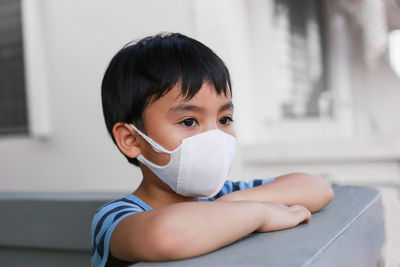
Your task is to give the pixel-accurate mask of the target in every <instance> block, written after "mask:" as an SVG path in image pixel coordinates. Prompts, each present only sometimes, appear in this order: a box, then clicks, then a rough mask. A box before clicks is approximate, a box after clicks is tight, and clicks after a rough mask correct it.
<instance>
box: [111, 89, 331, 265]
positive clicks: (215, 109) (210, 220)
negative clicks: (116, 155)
mask: <svg viewBox="0 0 400 267" xmlns="http://www.w3.org/2000/svg"><path fill="white" fill-rule="evenodd" d="M232 118H233V105H232V102H231V96H230V95H229V94H228V95H224V94H221V95H218V94H217V93H216V92H215V89H214V88H213V86H212V85H210V84H209V83H204V84H203V86H202V88H201V89H200V91H199V92H198V93H197V94H196V95H195V96H194V97H193V98H192V99H190V100H189V101H187V100H186V99H185V98H184V97H183V96H182V95H181V89H180V87H179V84H178V85H176V86H175V87H174V88H173V89H172V90H171V91H170V92H168V93H167V94H166V95H164V96H163V97H161V98H160V99H158V100H156V101H154V102H153V103H151V104H150V105H149V106H147V107H146V109H145V111H144V114H143V121H144V125H145V129H143V131H144V132H145V133H146V135H148V136H149V137H150V138H152V139H153V140H154V141H156V142H157V143H159V144H160V145H161V146H163V147H165V148H166V149H168V150H173V149H175V148H176V147H178V146H179V145H180V144H181V142H182V139H184V138H187V137H190V136H193V135H196V134H199V133H202V132H205V131H209V130H212V129H217V128H218V129H220V130H222V131H224V132H226V133H228V134H231V135H232V136H235V132H234V129H233V125H232V122H231V120H232ZM113 134H114V137H115V139H116V142H117V145H118V147H119V149H120V150H121V151H122V152H123V153H124V154H125V155H127V156H129V157H131V158H136V157H137V156H139V155H140V154H142V155H143V156H144V157H146V158H147V159H149V160H150V161H151V162H153V163H155V164H158V165H165V164H167V163H168V162H169V155H168V154H163V153H157V152H155V151H154V150H153V149H152V148H151V146H150V145H149V144H148V143H147V142H146V141H145V140H144V139H143V138H142V137H141V136H139V135H138V134H137V133H136V132H135V131H134V130H133V129H132V128H131V127H130V126H129V125H128V124H125V123H117V124H115V125H114V128H113ZM140 168H141V170H142V174H143V180H142V183H141V184H140V186H139V187H138V189H137V190H136V191H135V192H134V194H135V195H136V196H137V197H139V198H140V199H142V200H143V201H144V202H146V203H147V204H149V205H150V206H151V207H152V208H153V210H151V211H145V212H140V213H136V214H133V215H130V216H128V217H126V218H125V219H123V220H122V221H121V222H120V223H119V224H118V225H117V227H116V228H115V230H114V232H113V234H112V237H111V241H110V251H111V254H112V255H113V256H114V257H116V258H118V259H122V260H126V261H138V260H146V261H163V260H175V259H183V258H189V257H194V256H198V255H202V254H205V253H208V252H211V251H213V250H215V249H218V248H220V247H223V246H226V245H228V244H230V243H232V242H234V241H236V240H238V239H239V238H241V237H243V236H246V235H248V234H249V233H251V232H254V231H259V232H268V231H276V230H282V229H287V228H290V227H294V226H296V225H298V224H299V223H301V222H309V221H310V220H311V212H315V211H318V210H320V209H321V208H323V207H324V206H325V205H327V204H328V203H329V202H330V201H331V200H332V199H333V191H332V188H331V187H330V186H329V185H328V184H327V183H326V182H325V181H324V180H323V179H321V178H319V177H315V176H312V175H308V174H303V173H294V174H287V175H284V176H280V177H277V178H276V179H275V181H273V182H271V183H269V184H265V185H261V186H258V187H255V188H252V189H247V190H242V191H237V192H233V193H231V194H227V195H225V196H223V197H221V198H219V199H217V200H216V201H213V202H198V201H197V199H196V198H188V197H184V196H181V195H178V194H176V193H175V192H174V191H173V190H172V189H171V188H169V186H168V185H166V184H165V183H164V182H162V181H161V180H160V179H159V178H158V177H157V176H156V175H155V174H154V173H152V172H151V171H150V170H149V169H148V168H147V167H146V166H144V165H142V164H141V165H140Z"/></svg>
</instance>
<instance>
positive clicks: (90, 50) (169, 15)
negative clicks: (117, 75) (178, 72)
mask: <svg viewBox="0 0 400 267" xmlns="http://www.w3.org/2000/svg"><path fill="white" fill-rule="evenodd" d="M163 31H168V32H180V33H183V34H186V35H188V36H190V37H193V38H195V39H197V40H199V41H201V42H203V43H204V44H206V45H207V46H209V47H210V48H211V49H213V50H214V51H215V52H216V53H217V54H218V55H219V56H220V57H221V58H222V59H223V60H224V61H225V63H226V64H227V66H228V68H229V70H230V72H231V76H232V81H233V98H234V104H235V115H234V116H235V126H236V130H237V135H238V145H239V147H238V153H237V157H236V163H235V166H234V168H233V170H232V173H231V178H232V179H234V180H239V179H242V180H247V179H255V178H266V177H271V176H277V175H281V174H284V173H288V172H294V171H296V172H298V171H302V172H309V173H313V174H317V175H321V176H323V177H324V178H325V179H327V180H328V181H330V182H331V183H333V184H337V185H345V184H352V185H365V186H370V187H373V188H376V189H378V190H380V191H381V192H382V195H383V204H384V208H385V220H386V234H387V242H386V246H385V250H384V255H385V260H386V265H387V266H400V263H399V262H400V256H399V253H398V252H399V251H400V233H399V232H398V230H396V227H398V225H400V202H399V188H400V187H399V185H400V138H399V137H400V116H399V111H400V106H399V103H400V1H399V0H336V1H334V0H320V1H319V0H296V1H290V0H219V1H211V0H167V1H160V0H159V1H157V0H147V1H139V0H114V1H105V0H101V1H100V0H84V1H71V0H0V191H2V192H132V191H134V189H135V188H136V187H137V186H138V185H139V183H140V180H141V173H140V171H139V169H138V168H136V167H134V166H132V165H130V164H128V162H127V161H126V160H125V158H124V157H123V156H122V155H121V154H120V152H119V151H118V150H117V149H116V147H115V146H114V144H113V143H112V141H111V139H110V137H109V136H108V133H107V131H106V127H105V124H104V121H103V115H102V108H101V98H100V84H101V80H102V76H103V74H104V71H105V69H106V67H107V65H108V63H109V61H110V60H111V58H112V56H113V55H114V54H115V53H116V52H117V51H118V50H119V49H120V48H121V47H122V46H123V45H125V44H126V43H128V42H130V41H132V40H137V39H140V38H143V37H146V36H148V35H153V34H157V33H159V32H163ZM396 231H397V232H396Z"/></svg>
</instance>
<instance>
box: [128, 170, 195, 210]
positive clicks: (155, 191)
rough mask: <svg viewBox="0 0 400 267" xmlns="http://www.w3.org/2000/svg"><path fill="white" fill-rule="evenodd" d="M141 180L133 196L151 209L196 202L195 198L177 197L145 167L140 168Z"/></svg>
mask: <svg viewBox="0 0 400 267" xmlns="http://www.w3.org/2000/svg"><path fill="white" fill-rule="evenodd" d="M141 169H142V174H143V179H142V182H141V183H140V185H139V187H138V188H137V189H136V191H135V192H133V194H134V195H135V196H137V197H139V198H140V199H142V200H143V201H144V202H145V203H147V204H148V205H150V206H151V207H152V208H153V209H157V208H162V207H165V206H168V205H171V204H176V203H182V202H188V201H196V200H197V198H196V197H185V196H181V195H178V194H177V193H176V192H175V191H173V190H172V189H171V188H170V187H169V186H168V185H167V184H165V183H164V182H163V181H161V180H160V178H158V177H157V176H156V175H155V174H154V173H153V172H151V171H150V170H149V169H148V168H147V167H146V166H143V165H142V166H141Z"/></svg>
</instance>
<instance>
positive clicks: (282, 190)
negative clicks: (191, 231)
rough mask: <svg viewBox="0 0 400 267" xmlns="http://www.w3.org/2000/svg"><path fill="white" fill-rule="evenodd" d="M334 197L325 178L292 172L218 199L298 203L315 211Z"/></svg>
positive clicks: (286, 203) (289, 204)
mask: <svg viewBox="0 0 400 267" xmlns="http://www.w3.org/2000/svg"><path fill="white" fill-rule="evenodd" d="M333 197H334V192H333V190H332V187H331V186H330V185H329V184H328V183H327V182H326V181H325V180H324V179H323V178H321V177H317V176H313V175H310V174H305V173H292V174H287V175H283V176H280V177H277V178H276V179H275V180H274V181H273V182H270V183H267V184H264V185H260V186H257V187H253V188H249V189H245V190H241V191H235V192H232V193H230V194H227V195H224V196H222V197H220V198H218V199H217V200H218V201H232V200H247V201H267V202H277V203H281V204H284V205H287V206H291V205H295V204H298V205H303V206H305V207H306V208H307V209H308V210H310V211H311V212H315V211H318V210H320V209H322V208H323V207H325V206H326V205H327V204H328V203H329V202H331V201H332V200H333Z"/></svg>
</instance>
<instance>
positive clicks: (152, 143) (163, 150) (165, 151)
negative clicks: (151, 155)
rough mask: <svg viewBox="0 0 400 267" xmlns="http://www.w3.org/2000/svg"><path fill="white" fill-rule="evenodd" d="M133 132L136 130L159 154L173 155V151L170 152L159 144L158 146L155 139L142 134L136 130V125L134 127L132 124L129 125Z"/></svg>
mask: <svg viewBox="0 0 400 267" xmlns="http://www.w3.org/2000/svg"><path fill="white" fill-rule="evenodd" d="M129 125H130V126H131V127H132V128H133V130H135V131H136V132H137V133H138V134H139V135H140V136H141V137H143V138H144V140H146V141H147V143H149V144H150V145H151V147H152V148H153V149H154V151H156V152H158V153H167V154H171V153H172V151H169V150H167V149H165V148H163V147H162V146H160V145H159V144H157V143H156V142H155V141H154V140H153V139H151V138H150V137H148V136H147V135H145V134H144V133H142V132H141V131H140V130H139V129H138V128H136V126H135V125H133V124H132V123H130V124H129Z"/></svg>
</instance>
